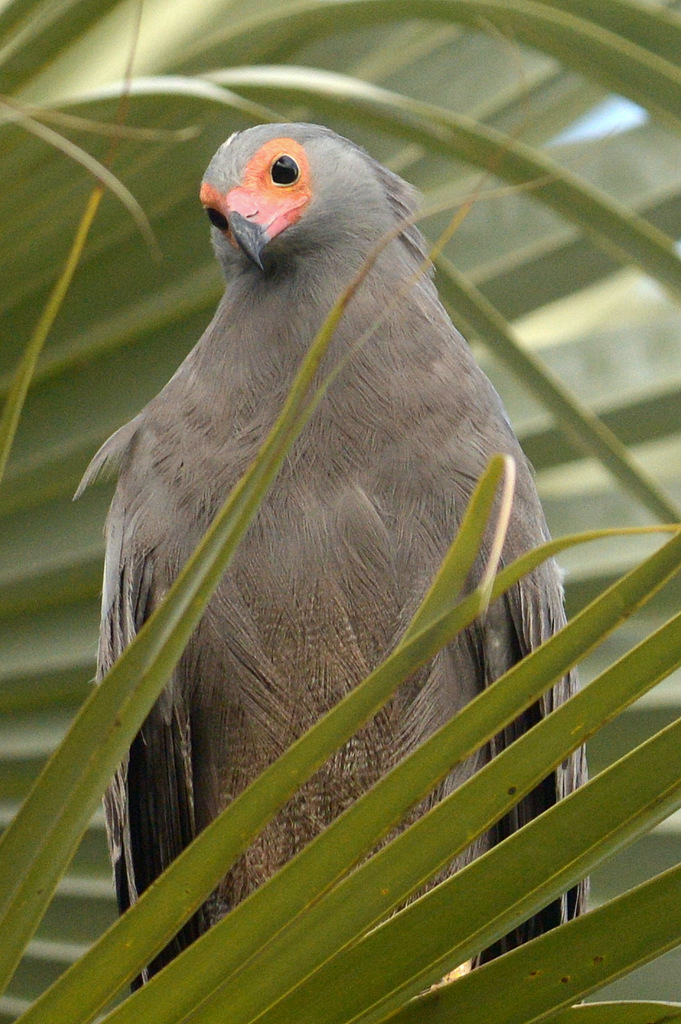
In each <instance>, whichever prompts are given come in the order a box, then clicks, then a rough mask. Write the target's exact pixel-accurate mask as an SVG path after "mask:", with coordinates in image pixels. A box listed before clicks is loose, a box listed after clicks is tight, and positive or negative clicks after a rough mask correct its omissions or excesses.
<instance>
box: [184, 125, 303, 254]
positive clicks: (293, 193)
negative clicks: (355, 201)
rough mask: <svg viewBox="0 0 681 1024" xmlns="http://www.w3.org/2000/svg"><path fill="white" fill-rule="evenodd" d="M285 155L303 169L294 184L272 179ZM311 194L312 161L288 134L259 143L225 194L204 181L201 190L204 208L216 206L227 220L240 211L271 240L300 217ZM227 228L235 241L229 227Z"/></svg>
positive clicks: (227, 231)
mask: <svg viewBox="0 0 681 1024" xmlns="http://www.w3.org/2000/svg"><path fill="white" fill-rule="evenodd" d="M282 156H288V157H292V158H293V160H295V162H296V163H297V165H298V168H299V172H300V173H299V175H298V177H297V179H296V180H295V181H294V182H292V183H291V184H285V185H278V184H277V183H276V182H275V181H273V179H272V167H273V165H274V164H275V163H276V162H277V160H278V159H279V158H280V157H282ZM311 198H312V185H311V181H310V165H309V162H308V159H307V156H306V154H305V150H304V149H303V147H302V146H301V145H300V143H298V142H295V141H294V140H293V139H289V138H286V137H282V138H278V139H271V140H270V141H269V142H267V143H265V145H264V146H261V147H260V149H259V150H258V151H257V153H256V154H255V156H253V157H252V158H251V160H250V161H249V163H248V164H247V166H246V170H245V171H244V175H243V182H242V184H241V185H238V186H237V187H236V188H233V189H230V191H229V192H227V193H226V194H224V193H222V192H220V191H219V189H217V188H215V187H214V186H213V185H211V184H209V183H208V182H205V181H204V183H203V184H202V186H201V192H200V199H201V202H202V204H203V206H204V207H205V208H207V209H212V210H217V211H218V213H221V214H222V216H223V217H224V218H225V219H226V220H227V222H228V224H229V217H230V214H231V213H239V214H241V216H242V217H244V218H245V219H246V220H248V221H251V222H252V223H254V224H258V225H259V226H260V227H261V228H262V230H263V231H264V233H265V235H266V236H267V239H268V240H269V241H271V240H272V239H273V238H276V236H277V235H278V234H280V233H281V232H282V231H283V230H284V229H285V228H287V227H290V226H291V224H295V223H296V221H297V220H299V219H300V216H301V215H302V213H303V210H304V209H305V207H306V206H307V205H308V203H309V202H310V199H311ZM225 232H226V234H227V236H228V237H229V238H230V241H232V242H233V243H234V244H236V243H235V242H234V239H233V237H231V235H230V232H229V227H227V228H225Z"/></svg>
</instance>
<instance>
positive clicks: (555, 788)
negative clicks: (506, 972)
mask: <svg viewBox="0 0 681 1024" xmlns="http://www.w3.org/2000/svg"><path fill="white" fill-rule="evenodd" d="M490 613H491V616H490V615H488V618H487V620H486V622H485V624H484V626H483V627H482V628H483V629H484V630H485V632H486V633H488V636H487V638H486V640H483V642H482V644H481V647H482V650H483V651H485V652H486V657H488V658H490V663H489V664H487V665H486V666H485V668H484V676H485V680H486V682H487V683H489V682H491V681H493V680H494V679H496V678H498V676H499V675H501V674H502V672H503V671H506V670H507V669H508V668H510V666H511V665H512V664H513V663H514V662H515V661H518V660H520V659H521V658H523V657H525V656H526V655H527V654H529V653H530V652H531V651H532V650H534V649H535V648H537V647H539V645H540V644H541V643H543V642H544V641H545V640H547V639H549V637H550V636H552V635H553V633H555V632H556V631H557V630H558V629H560V628H561V627H562V626H563V625H564V623H565V615H564V611H563V603H562V588H561V585H560V580H559V576H558V571H557V570H556V568H555V566H554V565H553V564H552V563H548V564H547V565H545V566H543V567H541V568H540V570H538V571H536V572H535V573H534V574H532V575H531V576H530V577H526V578H525V579H524V580H521V581H520V583H518V584H517V585H516V586H515V587H513V588H512V589H511V590H510V591H508V593H507V594H506V595H505V597H504V598H503V599H502V600H500V601H497V602H496V603H495V605H493V606H492V608H491V609H490ZM490 631H491V632H492V634H493V639H494V641H495V642H494V643H493V644H491V643H490V636H489V632H490ZM494 651H497V652H499V656H500V658H501V661H500V662H499V663H495V662H494V654H491V655H490V652H494ZM501 652H505V653H501ZM504 662H505V664H504ZM577 688H578V681H577V676H576V673H575V672H570V673H568V674H567V675H566V676H565V677H564V678H563V679H562V680H561V681H560V682H559V683H558V684H557V685H556V686H555V687H553V689H552V690H550V691H549V692H548V693H547V694H546V695H545V696H544V697H543V698H541V699H540V700H539V701H537V703H536V704H534V705H532V707H530V708H528V709H527V711H525V712H523V714H522V715H520V716H519V717H518V718H517V719H516V720H515V721H514V722H512V723H511V724H510V725H509V726H508V727H507V728H506V729H504V730H503V732H502V733H501V734H500V735H499V736H497V737H495V739H494V741H493V743H492V745H491V748H492V749H491V752H492V754H494V755H496V754H498V753H499V752H500V751H502V750H504V749H505V748H506V747H508V746H510V744H511V743H513V742H514V741H515V740H516V739H518V737H519V736H521V735H523V734H524V733H525V732H527V731H528V730H529V729H531V728H532V726H534V725H536V724H537V723H538V722H539V721H540V720H541V719H542V718H544V717H545V716H546V715H547V714H549V713H550V712H551V711H552V710H553V709H554V708H555V707H557V706H558V705H559V704H561V703H563V701H565V700H567V699H568V698H569V697H570V696H572V694H573V693H575V692H576V690H577ZM586 777H587V773H586V759H585V755H584V750H583V748H580V749H579V750H577V751H576V752H575V753H574V754H572V755H571V756H570V757H569V758H568V759H567V760H566V761H564V762H563V763H562V764H561V765H560V766H559V767H558V768H557V769H556V770H555V771H553V772H551V773H550V774H549V775H548V776H547V777H546V778H545V779H544V780H543V781H542V782H540V783H539V785H538V786H537V787H536V788H535V789H533V790H532V792H530V793H529V794H528V795H527V796H526V797H524V798H523V799H522V800H521V801H520V802H519V803H518V804H517V805H516V806H515V807H514V808H513V809H512V810H511V811H510V813H509V814H507V815H506V816H505V817H504V818H503V819H502V821H501V822H499V824H498V826H497V827H496V829H495V835H494V842H495V843H498V842H501V840H502V839H504V838H506V837H507V836H508V835H510V834H511V833H513V832H516V831H517V830H518V829H520V828H522V827H523V825H526V824H527V823H528V822H529V821H531V820H532V819H533V818H535V817H537V816H538V815H539V814H541V813H542V812H543V811H545V810H547V809H548V808H549V807H552V806H553V805H554V804H555V803H556V801H557V800H559V799H562V798H563V797H564V796H567V795H569V793H571V792H572V791H573V790H575V789H576V788H577V787H578V786H579V785H581V784H582V783H583V782H585V781H586ZM586 895H587V883H586V882H582V883H580V885H578V886H576V887H575V888H574V889H571V890H570V891H569V892H568V893H567V894H566V895H565V896H563V897H562V898H561V899H558V900H554V901H553V902H552V903H550V904H549V905H548V906H547V907H545V908H544V910H542V911H540V912H539V913H538V914H535V915H534V916H533V917H532V918H530V919H529V920H528V921H526V922H525V923H523V924H522V925H520V926H518V927H517V928H515V929H514V930H513V932H511V933H510V934H509V935H507V936H505V937H504V938H503V939H501V940H500V941H499V942H497V943H495V945H494V946H493V947H491V948H490V949H489V950H486V951H485V953H484V954H483V956H482V961H483V962H484V961H486V960H489V959H491V958H492V957H493V956H497V955H499V954H500V953H503V952H506V951H507V950H509V949H512V948H514V947H515V946H518V945H521V944H522V943H524V942H528V941H529V940H530V939H532V938H534V937H535V936H537V935H541V934H543V933H544V932H546V931H548V930H549V929H550V928H553V927H555V926H556V925H558V924H560V923H561V922H562V921H565V920H569V919H570V918H572V917H574V916H575V915H576V914H578V913H580V912H581V911H582V910H584V905H585V901H586Z"/></svg>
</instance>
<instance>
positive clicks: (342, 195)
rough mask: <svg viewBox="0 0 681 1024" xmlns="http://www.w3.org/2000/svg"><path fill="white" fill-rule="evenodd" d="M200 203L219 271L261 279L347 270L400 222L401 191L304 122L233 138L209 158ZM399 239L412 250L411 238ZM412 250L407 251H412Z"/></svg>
mask: <svg viewBox="0 0 681 1024" xmlns="http://www.w3.org/2000/svg"><path fill="white" fill-rule="evenodd" d="M200 198H201V202H202V203H203V206H204V209H205V210H206V213H207V214H208V218H209V220H210V222H211V224H212V225H213V241H214V245H215V249H216V252H217V255H218V257H219V258H220V261H221V262H222V264H223V267H224V269H225V272H226V273H227V275H228V276H229V275H230V274H231V273H233V272H234V270H235V269H236V267H237V266H241V268H242V269H248V268H249V267H250V270H249V272H250V273H261V274H262V273H267V272H268V271H271V270H273V269H280V268H282V267H291V266H295V265H297V264H299V262H300V261H301V260H307V261H308V262H311V263H312V264H314V265H316V266H317V267H318V268H319V266H320V262H321V261H324V260H325V258H326V260H327V262H328V263H329V265H331V266H333V265H334V263H335V264H336V265H337V266H340V265H343V266H345V267H347V269H348V270H349V271H352V272H356V270H357V269H358V268H359V266H361V264H362V261H363V260H364V259H366V256H367V255H368V254H369V252H370V251H371V249H372V247H373V246H374V245H375V244H376V242H377V241H378V240H379V239H380V238H382V237H383V236H385V235H386V234H388V233H389V232H391V231H392V230H394V229H395V227H396V225H397V224H399V223H400V222H401V221H402V220H404V219H405V218H407V217H409V215H410V214H411V213H412V212H413V209H414V207H415V193H414V190H413V189H412V188H411V186H409V185H407V183H406V182H404V181H402V179H401V178H399V177H397V175H394V174H392V173H391V172H390V171H388V170H386V169H385V168H384V167H382V166H381V165H380V164H379V163H377V162H376V161H375V160H373V159H372V158H371V157H370V156H369V155H368V154H367V153H366V152H365V151H364V150H362V149H361V148H360V147H359V146H356V145H355V144H354V143H352V142H349V141H348V140H347V139H344V138H342V137H341V136H339V135H336V134H335V133H334V132H332V131H330V130H329V129H328V128H323V127H321V126H319V125H312V124H273V125H259V126H257V127H255V128H250V129H248V130H247V131H243V132H237V133H235V134H234V135H232V136H231V138H229V139H228V140H227V142H225V143H224V145H222V146H221V147H220V149H219V150H218V151H217V153H216V154H215V156H214V157H213V159H212V160H211V162H210V164H209V166H208V170H207V171H206V175H205V178H204V180H203V183H202V185H201V193H200ZM405 235H406V236H409V238H410V241H412V243H413V242H414V241H416V242H417V244H418V238H417V237H416V236H418V232H416V231H415V229H413V228H407V229H406V231H405ZM412 248H413V245H412Z"/></svg>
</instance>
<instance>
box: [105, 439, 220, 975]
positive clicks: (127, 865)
mask: <svg viewBox="0 0 681 1024" xmlns="http://www.w3.org/2000/svg"><path fill="white" fill-rule="evenodd" d="M128 426H129V425H128ZM122 430H123V432H122V433H121V432H119V433H118V434H116V435H114V437H113V438H112V439H111V441H110V442H108V444H107V446H105V447H104V448H103V449H102V450H101V452H100V453H99V455H98V456H96V459H98V460H99V465H101V464H102V462H103V461H104V460H105V459H106V458H113V459H115V460H116V461H117V462H119V463H120V462H124V460H125V456H126V452H127V449H128V447H129V446H130V445H132V444H133V442H134V439H135V431H134V430H133V431H130V430H126V428H122ZM114 441H116V442H117V444H116V445H113V444H112V442H114ZM121 448H123V450H122V451H121V450H120V449H121ZM98 468H99V466H95V467H94V472H95V474H96V472H97V470H98ZM88 474H89V476H90V477H91V476H92V471H91V470H88ZM126 483H127V481H126V480H125V479H121V481H119V487H118V490H117V492H116V496H115V498H114V501H113V503H112V506H111V511H110V513H109V517H108V520H107V548H106V558H105V569H104V588H103V595H102V622H101V631H100V642H99V657H98V677H99V678H100V679H101V677H102V676H104V675H105V673H106V672H107V671H108V669H109V668H110V667H111V665H113V663H114V662H115V660H116V659H117V658H118V656H119V655H120V654H121V652H122V651H123V650H124V649H125V648H126V647H127V646H128V644H129V643H130V642H131V641H132V640H133V639H134V638H135V636H136V635H137V633H138V632H139V630H140V628H141V626H142V625H143V623H144V622H145V620H146V619H147V618H148V616H149V615H150V613H151V611H152V610H153V608H154V607H155V606H156V605H157V604H158V602H159V600H160V598H161V597H162V593H160V592H159V590H160V586H159V582H158V580H157V578H156V575H155V567H154V553H153V550H144V548H143V547H141V546H140V541H139V538H138V535H137V530H136V524H135V514H134V511H133V510H132V509H133V506H134V502H133V500H132V499H131V495H130V488H129V487H126ZM176 671H177V670H176ZM176 686H177V680H176V678H175V677H173V678H171V680H170V682H169V683H168V684H167V686H166V688H165V690H164V691H163V692H162V693H161V695H160V697H159V698H158V700H157V701H156V703H155V704H154V706H153V708H152V709H151V711H150V713H149V715H148V716H147V718H146V720H145V721H144V724H143V725H142V727H141V729H140V731H139V732H138V734H137V736H136V737H135V739H134V740H133V742H132V745H131V747H130V751H129V753H128V754H127V755H126V757H125V760H124V761H123V763H122V764H121V766H120V767H119V769H118V771H117V772H116V775H115V777H114V779H113V781H112V783H111V785H110V787H109V789H108V790H107V793H106V795H105V798H104V807H105V814H106V821H107V832H108V837H109V847H110V852H111V858H112V862H113V867H114V881H115V885H116V894H117V897H118V904H119V909H120V911H121V912H123V911H124V910H126V909H127V908H128V907H129V906H130V905H131V904H132V903H134V902H135V900H136V899H137V897H138V896H139V895H140V894H141V893H142V892H143V891H144V890H145V889H146V888H147V886H148V885H150V884H151V882H153V881H154V879H155V878H157V877H158V875H159V874H160V873H161V872H162V871H163V870H164V869H165V868H166V867H168V865H169V864H170V863H171V861H172V860H174V858H175V857H177V856H178V854H179V853H181V852H182V850H183V849H184V848H185V847H186V846H187V845H188V844H189V843H190V842H191V840H192V839H193V838H194V835H195V833H196V827H195V815H194V797H193V787H192V744H191V723H190V718H189V712H188V710H187V709H186V708H185V705H184V703H183V701H182V700H178V699H175V696H174V690H175V688H176ZM205 928H206V922H205V919H204V912H203V911H202V910H200V911H198V912H197V914H195V915H194V917H193V918H192V919H191V920H190V921H189V922H188V923H187V924H186V925H185V926H184V927H183V929H182V930H181V931H180V932H179V933H178V935H177V936H176V937H175V938H174V939H173V940H171V942H170V943H169V944H168V946H166V948H165V949H164V950H162V952H161V953H159V955H158V956H157V957H156V959H155V960H154V961H153V962H152V963H151V964H150V965H149V967H148V968H147V969H146V971H145V976H146V975H150V974H154V973H155V972H156V971H158V970H160V969H161V967H162V966H164V965H165V964H166V963H168V962H169V961H170V960H171V959H172V958H173V957H174V956H176V955H177V954H178V953H179V952H180V951H181V950H182V949H184V948H185V947H186V946H187V945H189V943H190V942H192V941H193V940H194V938H196V937H197V936H198V935H199V934H201V932H202V931H204V930H205ZM141 980H142V979H138V981H137V983H136V984H139V983H141Z"/></svg>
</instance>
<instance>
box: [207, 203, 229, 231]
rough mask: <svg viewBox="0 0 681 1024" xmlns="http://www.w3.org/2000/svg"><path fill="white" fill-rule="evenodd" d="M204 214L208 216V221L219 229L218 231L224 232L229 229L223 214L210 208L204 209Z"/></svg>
mask: <svg viewBox="0 0 681 1024" xmlns="http://www.w3.org/2000/svg"><path fill="white" fill-rule="evenodd" d="M206 213H207V214H208V220H209V221H210V222H211V224H213V225H214V226H215V227H216V228H220V231H226V230H227V228H228V227H229V224H228V222H227V218H226V217H225V215H224V214H222V213H220V211H219V210H214V209H213V207H212V206H207V207H206Z"/></svg>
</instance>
